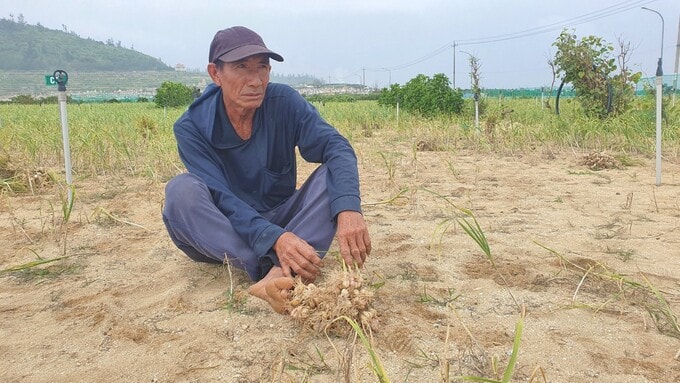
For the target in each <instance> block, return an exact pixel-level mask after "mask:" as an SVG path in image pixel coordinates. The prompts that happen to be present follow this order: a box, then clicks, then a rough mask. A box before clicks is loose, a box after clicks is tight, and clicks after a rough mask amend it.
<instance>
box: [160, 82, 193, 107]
mask: <svg viewBox="0 0 680 383" xmlns="http://www.w3.org/2000/svg"><path fill="white" fill-rule="evenodd" d="M193 100H194V88H191V87H189V86H186V85H184V84H180V83H176V82H170V81H166V82H164V83H162V84H161V87H160V88H158V89H156V96H155V97H154V102H155V103H156V105H158V106H159V107H161V108H163V107H170V108H176V107H179V106H186V105H189V104H191V102H192V101H193Z"/></svg>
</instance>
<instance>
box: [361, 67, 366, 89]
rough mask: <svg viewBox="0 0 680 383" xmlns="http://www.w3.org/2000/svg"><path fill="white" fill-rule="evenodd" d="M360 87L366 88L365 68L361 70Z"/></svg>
mask: <svg viewBox="0 0 680 383" xmlns="http://www.w3.org/2000/svg"><path fill="white" fill-rule="evenodd" d="M361 72H362V75H361V85H363V86H366V68H361Z"/></svg>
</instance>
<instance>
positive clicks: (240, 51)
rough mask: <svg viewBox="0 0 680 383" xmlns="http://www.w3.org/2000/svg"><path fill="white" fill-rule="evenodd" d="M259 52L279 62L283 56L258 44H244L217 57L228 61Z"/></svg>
mask: <svg viewBox="0 0 680 383" xmlns="http://www.w3.org/2000/svg"><path fill="white" fill-rule="evenodd" d="M259 54H266V55H268V56H269V57H271V58H272V59H274V60H276V61H279V62H280V61H283V57H282V56H281V55H280V54H278V53H276V52H273V51H270V50H269V49H267V48H265V47H263V46H260V45H244V46H242V47H238V48H235V49H232V50H230V51H229V52H227V53H225V54H223V55H222V56H219V57H218V58H217V59H218V60H220V61H223V62H227V63H228V62H234V61H238V60H241V59H244V58H246V57H249V56H253V55H259Z"/></svg>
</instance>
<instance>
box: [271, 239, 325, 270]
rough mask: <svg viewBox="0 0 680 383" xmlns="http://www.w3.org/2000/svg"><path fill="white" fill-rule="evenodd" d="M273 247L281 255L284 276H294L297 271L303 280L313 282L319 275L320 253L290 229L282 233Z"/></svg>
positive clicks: (280, 261) (280, 260)
mask: <svg viewBox="0 0 680 383" xmlns="http://www.w3.org/2000/svg"><path fill="white" fill-rule="evenodd" d="M273 249H274V251H275V252H276V255H277V256H278V257H279V263H280V264H281V269H282V270H283V275H284V276H286V277H292V276H293V275H292V273H295V274H297V275H299V276H300V277H301V278H302V280H303V281H305V282H312V281H314V279H316V277H317V276H318V275H319V272H320V270H319V268H320V267H321V266H322V263H321V258H320V257H319V254H317V253H316V251H315V250H314V248H313V247H311V246H310V245H309V244H308V243H307V242H305V241H304V240H303V239H302V238H300V237H298V236H297V235H295V234H293V233H291V232H289V231H287V232H285V233H283V234H281V236H280V237H279V239H277V240H276V242H275V243H274V246H273Z"/></svg>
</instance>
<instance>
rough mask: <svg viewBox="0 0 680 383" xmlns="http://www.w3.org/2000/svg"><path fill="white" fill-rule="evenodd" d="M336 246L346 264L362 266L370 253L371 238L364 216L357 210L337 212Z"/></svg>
mask: <svg viewBox="0 0 680 383" xmlns="http://www.w3.org/2000/svg"><path fill="white" fill-rule="evenodd" d="M336 235H337V237H338V246H339V247H340V255H341V256H342V259H344V260H345V263H347V265H348V266H354V265H356V266H359V267H361V266H363V264H364V262H365V261H366V257H367V256H368V255H369V254H370V253H371V238H370V236H369V235H368V228H367V227H366V222H364V216H363V215H362V214H361V213H359V212H357V211H349V210H348V211H343V212H340V214H338V231H337V234H336Z"/></svg>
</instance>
